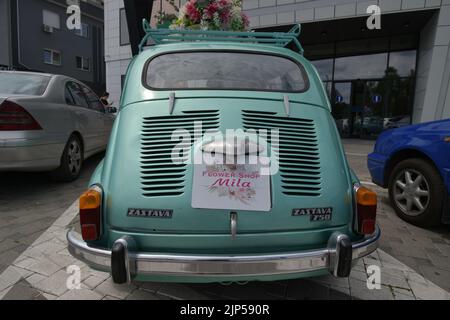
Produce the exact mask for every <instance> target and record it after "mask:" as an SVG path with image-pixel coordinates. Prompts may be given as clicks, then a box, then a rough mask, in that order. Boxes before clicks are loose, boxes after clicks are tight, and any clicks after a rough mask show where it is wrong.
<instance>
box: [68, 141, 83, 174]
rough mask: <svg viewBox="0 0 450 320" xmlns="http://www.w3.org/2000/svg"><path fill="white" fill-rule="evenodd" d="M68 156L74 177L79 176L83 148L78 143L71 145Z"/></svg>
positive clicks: (73, 142)
mask: <svg viewBox="0 0 450 320" xmlns="http://www.w3.org/2000/svg"><path fill="white" fill-rule="evenodd" d="M67 155H68V157H67V158H68V160H67V161H68V165H69V170H70V172H71V173H72V174H74V175H75V174H78V172H79V171H80V168H81V148H80V145H79V144H78V142H77V141H75V140H74V141H72V142H71V143H70V145H69V150H68V152H67Z"/></svg>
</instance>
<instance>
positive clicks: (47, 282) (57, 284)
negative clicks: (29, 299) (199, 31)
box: [35, 270, 68, 297]
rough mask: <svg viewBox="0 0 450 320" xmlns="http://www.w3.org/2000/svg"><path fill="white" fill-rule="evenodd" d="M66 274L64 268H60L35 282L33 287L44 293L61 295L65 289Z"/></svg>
mask: <svg viewBox="0 0 450 320" xmlns="http://www.w3.org/2000/svg"><path fill="white" fill-rule="evenodd" d="M67 278H68V274H67V273H66V271H65V270H60V271H58V272H56V273H54V274H53V275H51V276H50V277H48V278H46V279H44V280H42V281H40V282H38V283H36V284H35V287H36V288H37V289H39V290H41V291H43V292H45V293H49V294H52V295H55V296H57V297H59V296H61V295H62V294H63V293H64V292H66V291H67V290H68V289H67V284H66V283H67Z"/></svg>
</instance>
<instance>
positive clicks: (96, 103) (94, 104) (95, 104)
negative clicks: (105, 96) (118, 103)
mask: <svg viewBox="0 0 450 320" xmlns="http://www.w3.org/2000/svg"><path fill="white" fill-rule="evenodd" d="M82 88H83V92H84V94H85V96H86V99H87V101H88V103H89V108H91V109H93V110H95V111H98V112H102V113H105V107H104V106H103V103H101V101H100V99H99V97H98V96H97V95H96V94H95V93H94V92H93V91H92V90H91V89H89V88H88V87H85V86H82Z"/></svg>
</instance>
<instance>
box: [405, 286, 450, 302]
mask: <svg viewBox="0 0 450 320" xmlns="http://www.w3.org/2000/svg"><path fill="white" fill-rule="evenodd" d="M409 286H410V287H411V289H412V291H413V294H414V296H415V297H416V298H418V299H421V300H449V299H450V295H449V293H448V292H446V291H445V290H442V289H439V288H437V287H436V286H435V285H433V284H430V283H429V284H428V285H426V284H423V283H419V282H414V281H409Z"/></svg>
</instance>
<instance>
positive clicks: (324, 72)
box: [311, 59, 333, 81]
mask: <svg viewBox="0 0 450 320" xmlns="http://www.w3.org/2000/svg"><path fill="white" fill-rule="evenodd" d="M311 63H312V64H313V65H314V66H315V67H316V69H317V72H319V75H320V78H321V79H322V80H323V81H330V80H331V79H332V78H333V59H325V60H315V61H311Z"/></svg>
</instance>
